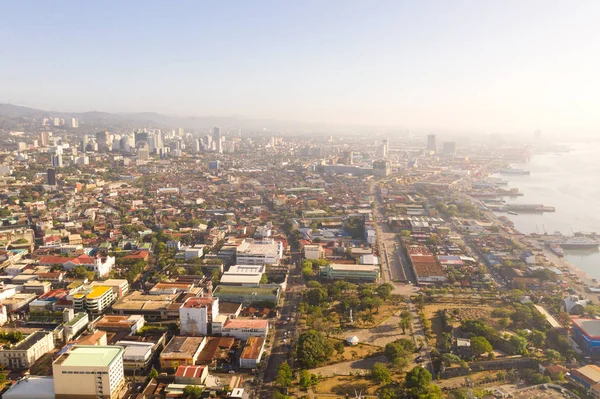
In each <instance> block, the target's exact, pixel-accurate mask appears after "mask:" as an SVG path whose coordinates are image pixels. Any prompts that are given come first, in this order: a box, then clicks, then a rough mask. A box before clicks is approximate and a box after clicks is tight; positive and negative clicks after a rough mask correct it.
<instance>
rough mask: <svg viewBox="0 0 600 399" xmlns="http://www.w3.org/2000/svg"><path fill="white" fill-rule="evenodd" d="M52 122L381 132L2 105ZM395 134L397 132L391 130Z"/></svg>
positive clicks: (4, 110)
mask: <svg viewBox="0 0 600 399" xmlns="http://www.w3.org/2000/svg"><path fill="white" fill-rule="evenodd" d="M2 117H4V118H8V119H17V118H28V119H30V118H35V119H41V118H51V117H59V118H64V119H65V120H68V119H70V118H73V117H75V118H78V119H79V122H80V124H82V125H92V126H93V125H98V127H99V128H102V127H106V128H110V127H123V128H133V127H141V126H145V127H158V128H169V129H175V128H178V127H183V128H186V129H196V130H200V129H202V130H208V129H211V128H213V127H215V126H219V127H221V128H222V129H223V130H225V131H227V130H234V129H244V130H245V131H254V132H258V131H263V130H267V131H274V132H277V134H278V133H284V132H293V133H295V134H296V133H301V132H305V133H325V132H327V133H334V134H335V133H338V132H343V133H362V132H364V131H366V130H369V129H377V130H379V129H381V127H376V126H341V125H328V124H324V123H308V122H292V121H281V120H276V119H252V118H244V117H225V116H212V115H210V116H190V117H177V116H169V115H163V114H159V113H156V112H133V113H110V112H101V111H88V112H59V111H46V110H41V109H35V108H29V107H23V106H19V105H13V104H0V118H2ZM392 130H393V131H395V130H396V129H395V128H392Z"/></svg>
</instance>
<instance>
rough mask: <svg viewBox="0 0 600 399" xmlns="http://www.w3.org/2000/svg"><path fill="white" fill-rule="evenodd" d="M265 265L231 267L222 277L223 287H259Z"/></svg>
mask: <svg viewBox="0 0 600 399" xmlns="http://www.w3.org/2000/svg"><path fill="white" fill-rule="evenodd" d="M264 271H265V266H264V265H235V266H231V267H230V268H229V270H227V271H226V272H225V273H223V275H222V276H221V280H220V283H221V284H223V285H237V286H242V287H259V286H260V283H261V280H262V276H263V273H264Z"/></svg>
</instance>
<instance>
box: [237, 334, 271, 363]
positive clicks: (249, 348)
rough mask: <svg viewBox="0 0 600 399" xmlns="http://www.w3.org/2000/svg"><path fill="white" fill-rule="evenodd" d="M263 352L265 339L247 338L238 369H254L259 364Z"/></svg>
mask: <svg viewBox="0 0 600 399" xmlns="http://www.w3.org/2000/svg"><path fill="white" fill-rule="evenodd" d="M264 351H265V339H264V338H263V337H250V338H248V340H247V341H246V345H245V346H244V350H243V351H242V354H241V355H240V368H243V369H255V368H256V367H257V366H258V364H259V363H260V360H261V359H262V355H263V353H264Z"/></svg>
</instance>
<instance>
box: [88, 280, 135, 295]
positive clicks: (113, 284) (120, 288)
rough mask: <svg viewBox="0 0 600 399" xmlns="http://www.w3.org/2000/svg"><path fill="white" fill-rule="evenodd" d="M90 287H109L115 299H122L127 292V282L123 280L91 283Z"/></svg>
mask: <svg viewBox="0 0 600 399" xmlns="http://www.w3.org/2000/svg"><path fill="white" fill-rule="evenodd" d="M90 285H91V286H92V287H95V286H98V285H102V286H104V287H110V288H111V289H112V290H113V292H114V293H115V295H116V297H117V298H123V297H124V296H125V295H127V293H128V292H129V282H128V281H127V280H125V279H116V278H110V279H108V280H104V281H93V282H92V283H91V284H90Z"/></svg>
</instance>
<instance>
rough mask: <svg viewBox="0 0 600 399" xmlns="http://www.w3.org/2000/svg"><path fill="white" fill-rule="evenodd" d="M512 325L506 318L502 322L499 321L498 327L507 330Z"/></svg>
mask: <svg viewBox="0 0 600 399" xmlns="http://www.w3.org/2000/svg"><path fill="white" fill-rule="evenodd" d="M509 325H510V320H508V319H507V318H506V317H503V318H501V319H500V320H498V326H499V327H500V328H501V329H502V330H506V328H507V327H508V326H509Z"/></svg>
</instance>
